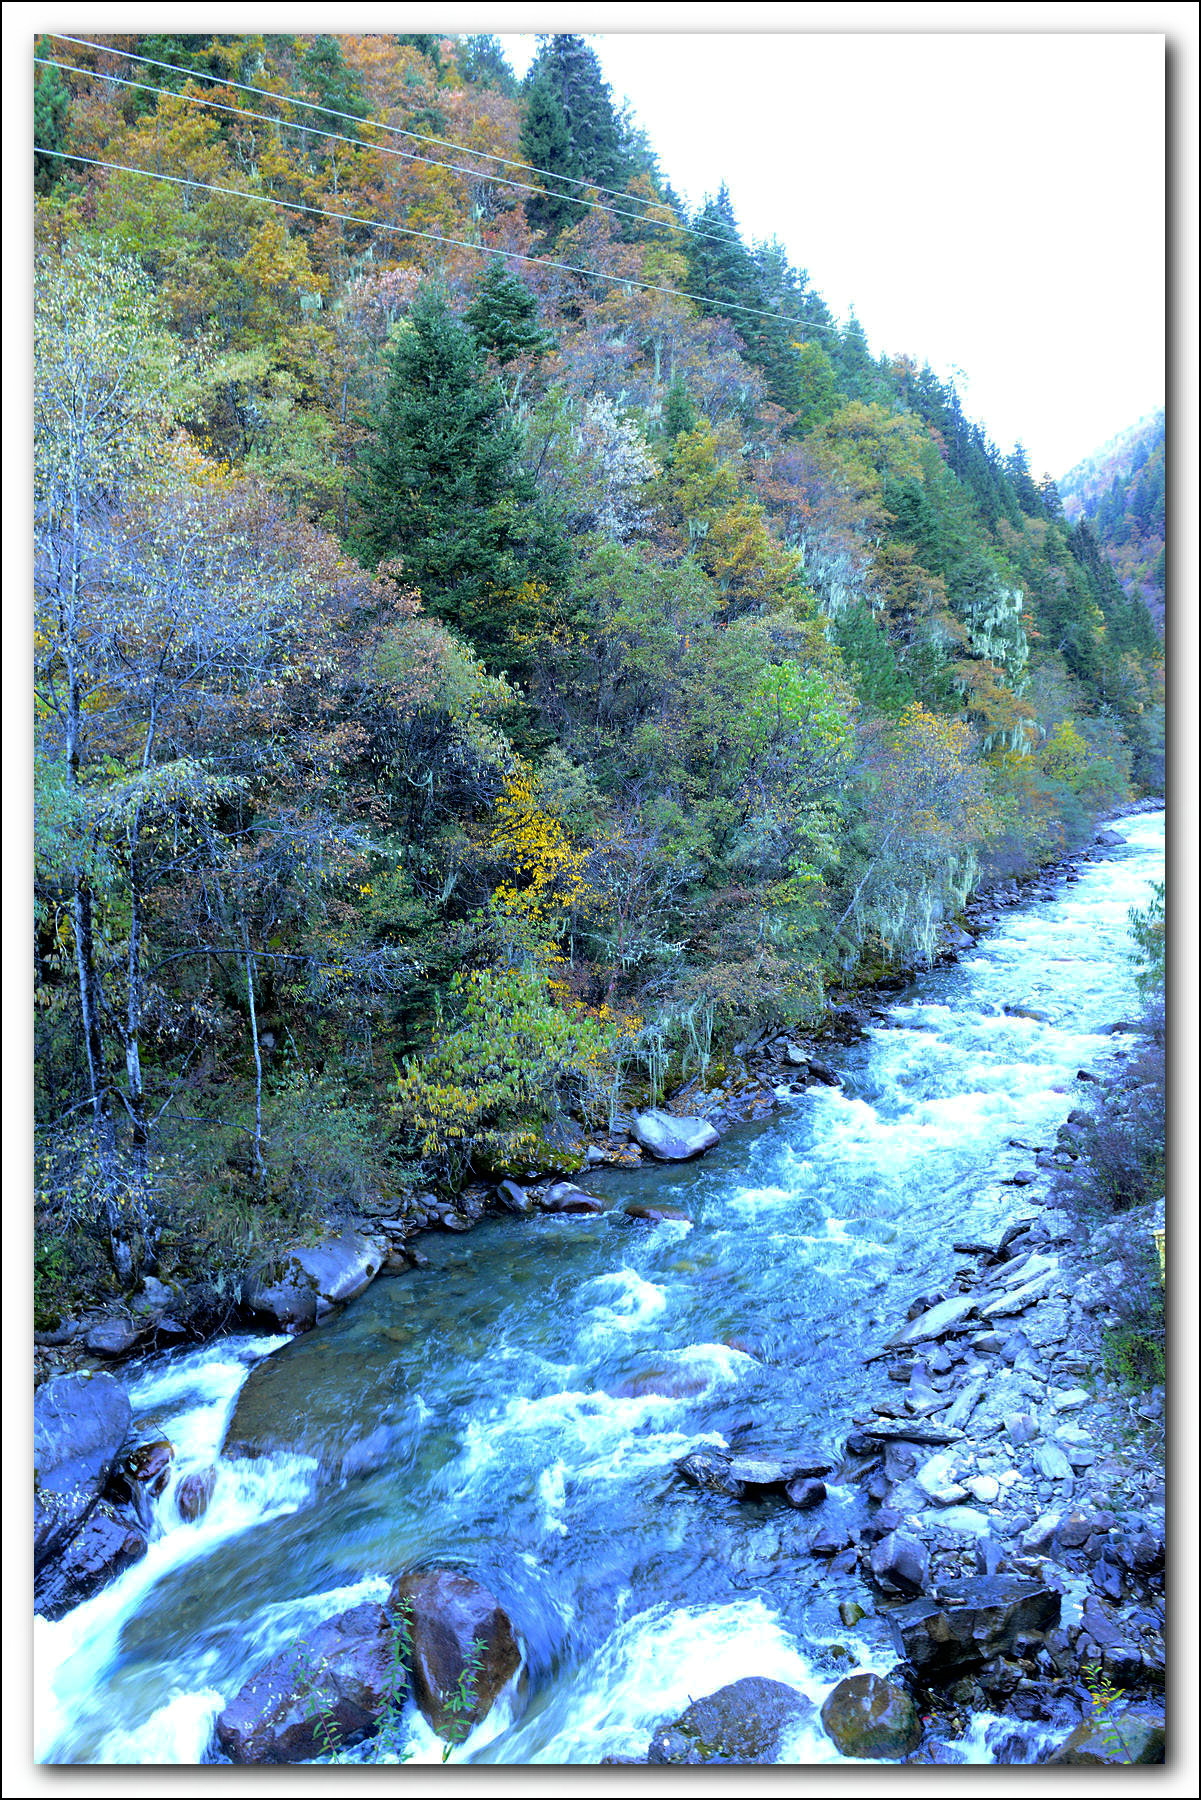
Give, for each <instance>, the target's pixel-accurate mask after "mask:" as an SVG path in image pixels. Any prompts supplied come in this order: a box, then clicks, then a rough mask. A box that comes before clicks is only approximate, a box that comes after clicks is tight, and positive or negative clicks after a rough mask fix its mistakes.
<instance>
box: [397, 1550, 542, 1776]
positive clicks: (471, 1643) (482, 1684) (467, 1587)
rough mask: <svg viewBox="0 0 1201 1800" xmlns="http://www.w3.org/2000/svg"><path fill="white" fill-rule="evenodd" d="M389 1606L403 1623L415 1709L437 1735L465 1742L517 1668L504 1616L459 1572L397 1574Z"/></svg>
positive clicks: (518, 1658) (498, 1606)
mask: <svg viewBox="0 0 1201 1800" xmlns="http://www.w3.org/2000/svg"><path fill="white" fill-rule="evenodd" d="M388 1606H389V1609H390V1611H391V1612H392V1613H393V1614H394V1615H399V1614H402V1613H403V1615H404V1617H405V1620H406V1625H407V1630H408V1634H409V1642H410V1656H411V1661H412V1683H413V1697H414V1699H415V1700H416V1701H417V1704H418V1706H419V1707H420V1708H421V1710H422V1712H423V1713H424V1714H425V1717H426V1718H427V1719H428V1721H429V1723H430V1725H431V1726H432V1727H433V1729H434V1730H435V1731H436V1732H437V1733H438V1735H439V1737H442V1738H445V1739H447V1740H448V1741H451V1742H455V1741H457V1740H459V1739H461V1738H463V1737H465V1736H466V1735H467V1732H468V1731H469V1730H470V1729H471V1727H472V1726H473V1725H478V1723H479V1721H480V1720H481V1719H482V1718H483V1717H484V1716H485V1714H486V1713H487V1712H488V1710H489V1708H490V1707H491V1705H492V1703H493V1701H494V1700H495V1699H496V1696H497V1695H498V1694H499V1693H500V1691H501V1689H502V1688H503V1687H504V1685H505V1683H506V1682H507V1681H508V1680H509V1679H510V1677H511V1676H512V1675H513V1674H514V1673H515V1672H516V1670H517V1668H518V1666H519V1664H520V1662H521V1651H520V1650H519V1648H518V1646H517V1640H516V1638H515V1637H514V1635H513V1627H512V1624H511V1622H510V1620H509V1616H508V1614H507V1613H506V1612H505V1611H504V1609H503V1607H502V1606H501V1604H500V1602H499V1601H498V1600H497V1598H496V1596H495V1595H494V1594H492V1593H490V1592H489V1591H488V1589H487V1588H486V1587H484V1586H483V1584H482V1583H481V1582H478V1581H475V1580H473V1578H472V1577H471V1576H470V1575H466V1574H464V1573H463V1572H462V1571H461V1570H459V1569H417V1570H414V1571H413V1572H412V1573H410V1574H408V1575H402V1576H401V1578H400V1580H399V1581H397V1582H396V1583H395V1584H394V1586H393V1588H392V1592H391V1595H390V1596H389V1600H388Z"/></svg>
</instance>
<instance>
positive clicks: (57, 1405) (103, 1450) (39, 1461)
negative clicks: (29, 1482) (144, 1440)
mask: <svg viewBox="0 0 1201 1800" xmlns="http://www.w3.org/2000/svg"><path fill="white" fill-rule="evenodd" d="M130 1417H131V1410H130V1405H129V1396H128V1395H127V1394H126V1392H125V1389H124V1388H123V1387H122V1386H121V1383H120V1382H119V1381H116V1380H114V1378H113V1377H112V1376H111V1375H103V1374H94V1375H88V1374H77V1375H56V1376H55V1377H54V1379H53V1380H52V1381H47V1382H44V1383H43V1385H42V1386H41V1387H40V1388H39V1389H38V1390H37V1393H36V1394H35V1395H34V1401H33V1489H34V1492H33V1561H34V1568H35V1569H38V1568H41V1566H42V1565H43V1564H44V1563H46V1562H47V1561H49V1559H50V1558H51V1557H53V1556H55V1555H57V1554H58V1552H59V1551H61V1550H63V1549H64V1548H65V1547H66V1545H67V1544H69V1543H70V1541H71V1539H72V1538H73V1537H74V1536H75V1534H76V1532H77V1531H78V1530H79V1528H80V1526H81V1525H82V1524H83V1522H84V1520H85V1519H86V1518H87V1516H88V1514H89V1513H90V1512H91V1510H92V1508H93V1507H94V1506H95V1504H96V1502H97V1500H98V1499H99V1498H100V1493H101V1489H102V1488H103V1487H104V1484H105V1482H106V1481H107V1479H108V1476H109V1473H110V1471H111V1469H112V1466H113V1462H114V1460H115V1459H116V1455H117V1452H118V1450H120V1448H121V1445H122V1442H123V1441H124V1438H125V1434H126V1432H127V1431H128V1430H129V1421H130Z"/></svg>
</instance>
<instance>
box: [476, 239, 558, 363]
mask: <svg viewBox="0 0 1201 1800" xmlns="http://www.w3.org/2000/svg"><path fill="white" fill-rule="evenodd" d="M537 317H538V301H537V297H536V296H535V295H534V294H532V293H531V292H530V290H529V288H528V287H527V286H526V284H525V282H524V281H522V280H520V279H519V278H518V277H517V276H516V275H510V274H509V272H508V270H507V269H506V268H505V267H504V265H503V264H502V263H500V262H492V263H489V265H488V269H487V271H486V273H485V275H484V278H483V280H482V281H481V282H480V284H479V287H478V288H477V289H476V292H475V298H474V300H473V301H472V302H471V305H470V306H469V307H468V308H467V311H466V312H465V313H464V314H463V319H464V323H465V324H468V325H470V327H471V329H472V330H473V331H474V332H475V335H476V337H477V338H479V340H480V342H481V344H483V345H484V346H485V348H486V349H488V350H490V351H491V352H492V354H493V356H494V357H495V358H496V360H497V362H498V363H500V364H502V366H503V365H504V364H505V363H510V362H512V361H513V359H514V358H515V357H518V356H543V355H545V353H546V351H547V350H549V349H550V347H551V345H552V344H553V342H554V339H553V338H552V337H551V335H550V333H549V332H547V331H543V330H542V329H541V327H540V326H539V325H538V323H537Z"/></svg>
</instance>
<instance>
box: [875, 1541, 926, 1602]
mask: <svg viewBox="0 0 1201 1800" xmlns="http://www.w3.org/2000/svg"><path fill="white" fill-rule="evenodd" d="M870 1567H871V1572H872V1579H873V1580H874V1581H875V1583H876V1585H877V1587H881V1588H883V1589H884V1591H885V1593H894V1594H920V1593H921V1591H922V1589H923V1588H924V1587H925V1585H926V1582H927V1580H928V1579H929V1575H930V1553H929V1551H928V1550H927V1549H926V1546H925V1545H924V1544H922V1543H919V1542H918V1540H917V1539H916V1538H911V1537H905V1536H904V1535H903V1534H902V1533H901V1532H899V1531H890V1532H889V1533H888V1536H887V1537H882V1538H881V1539H880V1540H879V1542H878V1543H875V1544H873V1545H872V1553H871V1562H870Z"/></svg>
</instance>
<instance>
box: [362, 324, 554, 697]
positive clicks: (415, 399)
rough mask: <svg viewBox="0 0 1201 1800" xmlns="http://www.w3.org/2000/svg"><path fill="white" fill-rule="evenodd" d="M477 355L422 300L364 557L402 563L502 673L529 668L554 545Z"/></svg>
mask: <svg viewBox="0 0 1201 1800" xmlns="http://www.w3.org/2000/svg"><path fill="white" fill-rule="evenodd" d="M518 450H519V439H518V435H517V432H516V430H515V428H514V427H513V426H512V424H510V423H509V422H508V421H507V419H506V418H505V415H504V405H503V399H502V396H501V392H500V389H499V387H498V386H497V384H496V382H495V381H490V380H488V378H487V376H486V374H485V372H484V368H483V361H482V355H481V351H480V347H479V345H478V343H477V342H476V339H475V338H474V336H473V335H472V333H471V332H470V331H469V330H468V329H467V328H466V327H465V326H464V325H462V324H460V322H459V321H458V320H457V319H455V318H454V317H453V315H452V314H451V312H450V310H449V308H448V306H447V304H446V301H445V299H444V297H443V296H442V295H441V294H440V293H439V292H438V291H437V290H436V289H433V288H425V289H422V290H421V292H419V294H418V296H417V298H416V300H415V301H414V303H413V306H412V308H411V310H410V313H409V317H408V321H407V329H405V330H404V331H403V333H402V334H401V336H400V339H399V341H398V343H397V345H396V349H395V351H394V353H393V359H392V371H391V376H390V379H389V382H388V387H387V392H386V394H385V397H384V403H383V407H382V410H381V414H380V417H379V421H378V431H377V435H376V438H375V441H374V443H373V444H372V445H371V446H370V447H369V449H368V450H367V452H366V454H365V455H364V456H363V458H362V461H361V464H360V471H359V478H358V482H357V492H356V498H357V500H358V503H359V506H360V509H361V522H360V526H359V530H358V533H357V542H356V549H357V551H358V552H359V554H360V555H361V556H362V558H363V560H364V561H365V562H367V563H369V564H371V565H377V564H378V563H379V562H381V561H382V560H384V559H385V558H389V557H393V556H396V555H399V556H400V557H401V559H402V561H403V564H404V569H405V573H406V575H407V576H408V578H409V579H410V580H412V581H413V583H414V584H415V585H416V586H417V587H418V588H419V589H420V590H421V594H422V597H423V599H424V601H425V604H426V606H427V607H428V608H429V609H430V610H431V611H432V612H436V613H437V614H439V615H440V616H441V617H442V618H443V619H446V620H447V621H448V622H449V623H450V624H452V625H454V626H455V627H456V628H457V629H458V630H459V631H461V632H462V633H463V634H464V636H466V637H467V638H468V639H469V640H470V641H471V643H472V644H473V645H474V646H475V648H476V650H477V652H478V653H479V655H480V656H481V657H482V658H483V660H484V661H485V663H486V664H487V665H488V666H489V668H490V669H492V670H493V671H495V670H497V669H514V668H516V667H519V666H520V662H521V657H520V655H519V654H518V653H517V652H516V651H515V650H514V648H513V644H514V641H515V640H516V638H518V637H521V636H523V635H528V632H529V630H530V626H531V620H530V618H529V617H528V616H526V615H528V614H529V613H530V610H531V608H533V607H535V606H536V599H537V592H538V591H539V585H540V581H541V582H544V581H545V580H546V579H547V578H548V576H550V575H551V574H553V572H554V566H555V542H554V539H553V537H552V536H551V534H550V533H549V532H548V530H547V528H546V526H545V523H544V521H543V518H542V514H541V512H540V510H539V508H538V506H537V497H536V494H535V490H534V485H533V482H532V481H531V480H530V477H529V475H528V474H527V473H526V471H525V470H524V469H523V467H522V465H521V462H520V460H519V456H518Z"/></svg>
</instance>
